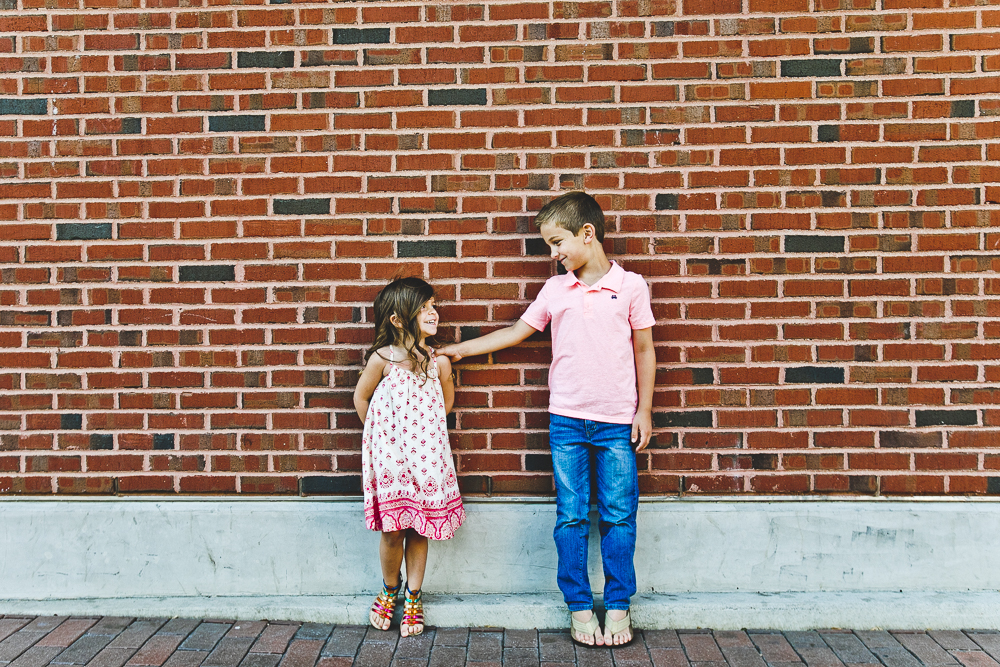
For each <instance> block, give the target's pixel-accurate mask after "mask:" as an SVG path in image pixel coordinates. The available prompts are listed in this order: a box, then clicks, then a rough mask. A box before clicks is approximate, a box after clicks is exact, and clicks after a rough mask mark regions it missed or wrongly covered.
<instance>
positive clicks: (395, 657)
mask: <svg viewBox="0 0 1000 667" xmlns="http://www.w3.org/2000/svg"><path fill="white" fill-rule="evenodd" d="M998 658H1000V633H997V632H993V631H966V632H934V631H930V632H884V631H872V632H862V631H854V632H852V631H849V630H820V631H814V632H777V631H769V630H748V631H740V632H722V631H719V632H713V631H711V630H677V631H674V630H655V631H645V632H640V633H639V636H638V637H637V638H636V640H635V641H634V642H633V643H632V644H631V645H630V646H627V647H623V648H619V649H603V648H595V649H587V648H581V647H576V646H574V645H573V644H572V642H570V640H569V636H568V634H567V633H566V631H564V630H559V631H555V630H553V631H549V630H541V631H536V630H506V631H505V630H499V629H494V628H477V629H469V628H438V629H436V630H435V629H428V631H427V632H425V633H424V634H423V635H422V636H420V637H414V638H409V639H405V640H401V639H399V636H398V634H397V633H396V632H395V631H393V632H380V631H378V630H374V629H369V628H366V627H363V626H336V627H335V626H332V625H322V624H319V623H292V622H281V621H270V622H268V621H235V622H234V621H227V620H190V619H177V618H175V619H163V618H156V619H132V618H112V617H105V618H82V617H73V618H67V617H57V616H44V617H36V618H32V617H24V616H4V617H0V667H8V666H9V667H45V666H46V665H53V666H67V667H69V666H74V665H80V666H82V665H86V666H87V667H349V666H351V665H356V666H358V667H361V666H365V667H418V666H419V667H463V666H467V667H500V666H503V667H515V666H516V667H529V666H536V667H568V666H570V665H578V666H579V667H612V666H616V667H867V666H871V667H881V666H882V665H884V667H922V666H924V665H926V667H950V666H953V667H1000V663H997V662H996V660H997V659H998Z"/></svg>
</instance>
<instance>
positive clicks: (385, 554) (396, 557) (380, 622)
mask: <svg viewBox="0 0 1000 667" xmlns="http://www.w3.org/2000/svg"><path fill="white" fill-rule="evenodd" d="M405 535H406V531H405V530H397V531H396V532H393V533H382V539H381V540H380V541H379V544H378V559H379V563H380V564H381V565H382V580H383V581H384V582H385V583H386V584H388V585H389V586H399V583H400V582H399V568H400V566H401V565H402V564H403V544H404V537H405ZM422 574H423V573H421V575H422ZM369 619H370V620H371V624H372V625H373V626H375V627H376V628H380V629H382V630H388V629H389V623H390V619H388V618H382V617H381V616H379V615H378V614H376V613H375V610H374V609H373V610H372V611H371V612H369Z"/></svg>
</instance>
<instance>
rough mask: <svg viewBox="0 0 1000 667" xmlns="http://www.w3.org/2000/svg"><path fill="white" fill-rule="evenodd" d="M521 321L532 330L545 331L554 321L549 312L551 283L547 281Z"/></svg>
mask: <svg viewBox="0 0 1000 667" xmlns="http://www.w3.org/2000/svg"><path fill="white" fill-rule="evenodd" d="M521 319H522V320H524V323H525V324H527V325H528V326H529V327H531V328H532V329H535V330H537V331H543V330H544V329H545V327H546V326H548V324H549V320H551V319H552V313H551V312H550V311H549V283H548V281H546V283H545V285H543V286H542V289H541V291H540V292H539V293H538V296H536V297H535V300H534V301H532V302H531V305H530V306H528V309H527V310H526V311H524V314H523V315H521Z"/></svg>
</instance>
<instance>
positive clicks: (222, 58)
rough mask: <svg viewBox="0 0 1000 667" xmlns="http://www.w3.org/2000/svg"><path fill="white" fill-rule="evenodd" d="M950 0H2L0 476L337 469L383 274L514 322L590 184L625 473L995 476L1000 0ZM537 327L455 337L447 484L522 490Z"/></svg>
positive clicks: (541, 485) (334, 479) (690, 482)
mask: <svg viewBox="0 0 1000 667" xmlns="http://www.w3.org/2000/svg"><path fill="white" fill-rule="evenodd" d="M947 1H948V0H850V1H848V0H784V1H782V2H777V1H775V0H677V1H676V2H675V1H674V0H617V1H612V0H603V1H602V0H598V1H594V2H508V1H506V0H503V1H501V0H495V1H489V2H481V3H472V4H459V3H445V2H438V3H411V2H405V1H397V2H381V3H378V2H360V3H350V2H336V3H334V2H330V3H315V2H313V3H309V2H302V3H299V2H290V3H278V2H273V3H272V4H269V5H268V4H263V3H262V2H253V1H248V2H245V3H234V4H226V3H225V2H222V1H218V0H162V1H160V0H145V1H143V0H51V1H48V0H0V71H2V78H0V89H2V90H0V135H2V137H3V138H2V141H0V151H2V156H0V173H2V181H0V220H2V222H0V273H2V277H3V285H2V288H0V305H2V311H0V363H2V367H3V368H2V370H0V387H2V389H3V391H2V393H0V450H2V451H0V490H2V491H3V492H5V493H51V492H55V493H113V492H119V493H140V492H155V493H171V492H173V493H205V492H210V493H243V494H248V493H276V494H294V493H306V494H315V493H356V492H358V490H359V488H360V486H359V483H358V479H359V478H358V470H359V466H360V454H359V440H360V437H359V422H358V419H357V416H356V415H355V414H354V413H353V407H352V402H351V394H352V390H353V386H354V382H355V380H356V378H357V375H358V369H359V362H360V359H361V354H362V350H363V349H364V347H365V346H366V343H367V342H368V341H369V340H370V338H371V333H372V332H371V328H370V326H369V325H368V324H366V321H367V319H368V318H369V315H370V313H369V307H370V303H371V300H372V298H373V296H374V295H375V293H376V291H377V290H378V289H379V288H380V286H381V285H383V284H384V283H385V282H386V280H387V279H388V278H390V277H391V276H392V275H393V274H395V273H396V272H397V271H398V270H400V268H405V270H407V271H409V272H412V273H415V274H418V275H423V276H425V277H427V278H428V279H429V280H431V281H432V282H433V283H434V284H435V285H436V286H437V289H438V291H439V294H440V298H441V300H442V301H444V302H445V305H444V306H443V307H442V309H441V311H442V315H443V318H444V320H445V323H446V324H447V326H446V327H445V338H451V337H452V336H455V335H458V334H459V332H460V334H461V335H462V336H474V335H478V333H480V332H482V331H485V330H489V329H491V328H493V327H496V326H500V325H504V324H506V323H509V322H510V321H512V320H514V319H515V318H517V317H518V315H519V314H520V313H521V311H522V310H523V308H524V307H525V305H526V304H527V303H528V302H529V301H530V300H531V298H532V297H533V296H534V294H536V293H537V290H538V289H539V287H540V285H541V284H542V282H543V281H544V280H545V278H546V277H548V276H549V275H551V273H552V272H553V270H554V266H553V264H552V263H551V262H550V261H549V260H548V258H547V257H546V256H545V254H544V247H543V245H542V244H541V242H540V241H539V240H538V238H537V237H536V235H535V233H534V231H533V229H532V228H531V225H530V220H531V217H532V212H533V211H537V210H538V208H539V207H540V206H541V205H542V204H543V203H544V202H545V201H547V200H548V199H550V198H552V197H553V196H556V195H557V194H558V193H559V192H561V191H566V190H570V189H581V188H582V189H586V190H587V191H589V192H591V193H593V194H594V195H596V196H597V198H598V200H599V201H600V202H601V204H602V206H603V207H604V208H605V210H606V212H607V217H608V225H609V229H610V230H611V232H610V234H609V240H608V241H607V243H606V245H607V249H608V250H609V252H610V253H611V254H612V256H614V257H616V258H617V259H618V260H619V261H620V262H621V263H622V264H623V265H624V266H625V267H626V268H629V269H631V270H634V271H638V272H640V273H642V274H643V275H645V276H646V278H647V279H648V281H649V283H650V285H651V289H652V294H653V300H654V309H655V312H656V315H657V317H658V320H659V324H658V326H657V327H656V329H655V334H654V335H655V338H656V341H657V356H658V359H659V361H660V369H659V373H658V387H657V393H656V399H655V423H656V425H657V426H658V427H659V430H658V434H657V438H656V445H655V447H654V448H652V449H651V450H649V453H648V454H645V455H642V456H640V459H639V460H640V467H641V470H642V471H643V472H642V483H643V488H644V490H645V492H648V493H654V494H656V493H666V494H673V493H678V492H681V491H683V492H686V493H687V492H690V493H698V492H702V493H706V492H707V493H717V492H724V493H729V492H742V493H774V492H778V493H789V492H790V493H815V494H827V493H858V494H910V493H935V494H942V493H945V494H968V493H974V494H984V493H1000V473H997V472H993V471H995V470H997V469H1000V456H997V454H996V453H994V452H995V450H996V447H997V444H998V439H997V434H998V431H997V430H995V428H994V427H995V426H996V425H997V424H998V422H1000V410H998V409H997V408H996V407H995V406H996V404H997V403H998V402H1000V390H998V389H996V388H995V387H996V386H998V383H1000V363H998V360H1000V342H998V338H1000V324H998V321H997V319H996V318H997V315H998V313H1000V306H998V305H997V303H996V302H995V296H996V294H997V293H998V291H1000V281H998V280H997V279H995V278H994V273H993V272H994V270H995V268H996V267H997V265H998V259H1000V258H998V255H997V254H996V248H997V247H998V245H1000V214H998V210H997V208H996V203H997V201H998V199H1000V186H998V183H1000V168H998V167H997V166H996V161H997V159H998V158H1000V143H998V141H997V137H998V136H1000V118H998V116H1000V101H998V98H997V93H1000V77H998V75H997V72H998V70H1000V7H997V6H996V5H995V4H994V6H993V7H991V6H990V5H989V4H988V2H981V1H973V0H954V2H952V3H951V4H950V5H949V4H947ZM994 2H995V0H994ZM548 358H549V353H548V348H547V344H546V343H545V342H544V340H538V341H534V342H529V343H527V344H526V345H524V346H522V347H521V348H519V349H516V350H510V351H506V352H503V353H499V354H497V355H494V358H493V360H492V362H493V363H492V364H487V363H470V364H466V365H462V366H460V370H459V388H458V399H457V405H458V410H457V418H456V422H457V428H455V429H454V431H453V441H454V445H455V451H456V454H457V458H458V461H459V471H460V475H461V476H462V480H463V485H464V488H465V490H466V492H468V493H493V494H535V493H548V492H549V490H550V488H551V479H550V477H549V475H548V473H547V472H546V469H547V467H548V460H547V459H548V457H547V449H546V438H545V428H546V413H545V406H546V391H545V381H546V363H547V361H548ZM472 361H474V362H477V361H482V362H485V361H486V360H472Z"/></svg>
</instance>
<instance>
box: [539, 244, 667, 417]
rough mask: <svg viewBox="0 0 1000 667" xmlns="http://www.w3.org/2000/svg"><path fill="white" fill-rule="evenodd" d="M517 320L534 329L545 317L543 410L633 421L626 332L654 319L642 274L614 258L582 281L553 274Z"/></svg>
mask: <svg viewBox="0 0 1000 667" xmlns="http://www.w3.org/2000/svg"><path fill="white" fill-rule="evenodd" d="M521 319H522V320H524V323H525V324H527V325H528V326H530V327H531V328H532V329H538V330H539V331H541V330H542V329H544V328H545V325H546V324H548V323H549V322H552V366H551V367H550V368H549V412H551V413H553V414H557V415H562V416H564V417H576V418H578V419H590V420H593V421H602V422H608V423H612V424H631V423H632V419H633V418H634V417H635V409H636V405H638V394H637V393H636V385H635V353H634V352H633V349H632V330H633V329H647V328H649V327H651V326H653V325H654V324H655V323H656V320H655V318H654V317H653V311H652V309H651V308H650V306H649V287H648V286H647V285H646V281H645V280H643V279H642V276H640V275H639V274H637V273H632V272H631V271H626V270H625V269H623V268H622V267H620V266H619V265H618V264H617V263H616V262H611V270H610V271H608V272H607V273H606V274H605V275H604V277H603V278H601V279H600V280H598V281H597V282H596V283H594V284H593V285H589V286H588V285H587V284H586V283H584V282H582V281H581V280H579V279H578V278H577V277H576V275H575V274H574V273H567V274H565V275H562V276H552V277H551V278H549V279H548V280H547V281H546V282H545V286H544V287H542V291H541V292H539V293H538V296H537V297H536V298H535V301H534V302H533V303H532V304H531V305H530V306H528V309H527V310H526V311H524V315H522V316H521Z"/></svg>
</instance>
